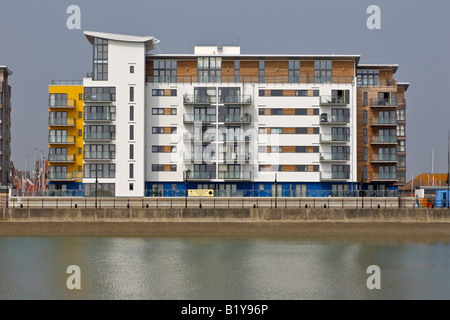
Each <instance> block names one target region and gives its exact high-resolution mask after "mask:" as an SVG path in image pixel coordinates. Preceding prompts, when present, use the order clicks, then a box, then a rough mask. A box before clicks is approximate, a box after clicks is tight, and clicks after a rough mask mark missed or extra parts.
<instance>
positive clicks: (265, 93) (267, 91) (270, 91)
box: [264, 90, 272, 97]
mask: <svg viewBox="0 0 450 320" xmlns="http://www.w3.org/2000/svg"><path fill="white" fill-rule="evenodd" d="M271 95H272V90H264V96H266V97H270V96H271Z"/></svg>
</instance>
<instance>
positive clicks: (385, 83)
mask: <svg viewBox="0 0 450 320" xmlns="http://www.w3.org/2000/svg"><path fill="white" fill-rule="evenodd" d="M356 85H357V86H358V87H388V88H390V87H394V86H395V80H391V79H367V80H366V79H357V80H356Z"/></svg>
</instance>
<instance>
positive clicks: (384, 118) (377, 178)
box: [356, 64, 409, 195]
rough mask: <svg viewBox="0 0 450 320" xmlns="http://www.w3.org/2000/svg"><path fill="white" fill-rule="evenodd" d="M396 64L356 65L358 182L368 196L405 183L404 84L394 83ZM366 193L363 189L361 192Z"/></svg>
mask: <svg viewBox="0 0 450 320" xmlns="http://www.w3.org/2000/svg"><path fill="white" fill-rule="evenodd" d="M397 69H398V65H395V64H375V65H374V64H359V65H358V66H357V69H356V73H357V86H358V102H357V104H358V116H357V118H358V120H357V121H358V139H357V146H358V179H359V180H360V181H361V182H362V183H363V184H366V185H367V191H368V195H375V194H385V193H386V191H387V190H389V189H390V188H391V189H392V188H393V186H394V188H395V186H396V187H401V186H403V185H404V184H405V180H406V114H405V112H406V98H405V92H406V90H407V89H408V87H409V83H407V82H397V80H395V79H394V78H393V75H394V74H395V72H396V71H397ZM364 189H366V188H364Z"/></svg>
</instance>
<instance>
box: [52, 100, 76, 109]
mask: <svg viewBox="0 0 450 320" xmlns="http://www.w3.org/2000/svg"><path fill="white" fill-rule="evenodd" d="M48 105H49V107H50V108H70V109H72V108H75V100H74V99H64V100H61V99H58V100H53V99H49V100H48Z"/></svg>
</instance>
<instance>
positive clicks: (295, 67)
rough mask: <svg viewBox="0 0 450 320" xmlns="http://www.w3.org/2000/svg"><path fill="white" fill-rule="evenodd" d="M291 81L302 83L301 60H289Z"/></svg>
mask: <svg viewBox="0 0 450 320" xmlns="http://www.w3.org/2000/svg"><path fill="white" fill-rule="evenodd" d="M288 77H289V83H300V61H289V62H288Z"/></svg>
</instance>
